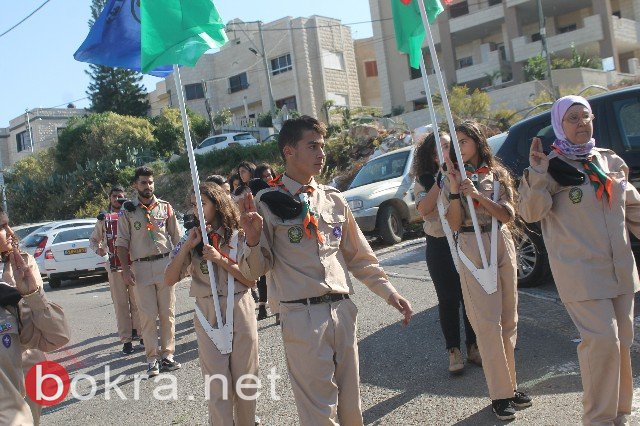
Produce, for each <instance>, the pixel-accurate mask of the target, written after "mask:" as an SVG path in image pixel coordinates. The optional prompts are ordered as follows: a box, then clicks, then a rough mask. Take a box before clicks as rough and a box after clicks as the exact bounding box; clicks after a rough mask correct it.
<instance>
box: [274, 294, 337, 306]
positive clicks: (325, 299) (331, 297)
mask: <svg viewBox="0 0 640 426" xmlns="http://www.w3.org/2000/svg"><path fill="white" fill-rule="evenodd" d="M348 298H349V295H348V294H337V293H327V294H325V295H323V296H318V297H309V298H308V299H298V300H287V301H286V302H280V303H302V304H303V305H307V304H309V305H317V304H319V303H331V302H337V301H338V300H343V299H348Z"/></svg>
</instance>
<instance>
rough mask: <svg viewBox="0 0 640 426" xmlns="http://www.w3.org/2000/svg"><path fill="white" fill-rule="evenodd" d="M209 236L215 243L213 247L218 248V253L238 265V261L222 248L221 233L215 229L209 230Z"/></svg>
mask: <svg viewBox="0 0 640 426" xmlns="http://www.w3.org/2000/svg"><path fill="white" fill-rule="evenodd" d="M208 236H209V240H210V241H211V242H212V243H213V248H215V249H216V250H218V253H220V256H222V257H224V258H225V259H227V260H228V261H229V262H231V263H232V264H234V265H236V264H237V263H238V262H236V261H235V260H233V259H232V258H230V257H229V255H228V254H226V253H223V252H222V250H220V238H222V236H221V235H220V234H218V233H217V232H215V231H213V232H209V234H208Z"/></svg>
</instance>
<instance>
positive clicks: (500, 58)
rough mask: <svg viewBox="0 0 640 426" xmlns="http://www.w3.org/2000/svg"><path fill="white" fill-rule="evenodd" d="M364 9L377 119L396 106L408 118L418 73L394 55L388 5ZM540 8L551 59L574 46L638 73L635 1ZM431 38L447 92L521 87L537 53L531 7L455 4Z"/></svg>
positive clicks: (639, 0)
mask: <svg viewBox="0 0 640 426" xmlns="http://www.w3.org/2000/svg"><path fill="white" fill-rule="evenodd" d="M369 4H370V7H371V18H372V20H373V21H374V22H373V33H374V39H375V40H376V43H375V52H376V58H377V61H378V72H379V79H380V87H381V98H382V106H383V113H385V114H387V113H390V112H391V111H392V109H393V108H394V107H398V106H399V107H403V108H404V109H405V110H406V111H414V110H417V109H420V108H423V107H424V105H425V101H426V99H425V95H424V89H423V87H422V82H421V80H420V78H419V77H420V76H421V74H420V71H419V70H413V69H411V68H410V67H409V65H408V59H407V56H406V55H404V54H401V53H398V51H397V48H396V44H395V37H394V29H393V21H392V20H391V19H388V18H391V16H392V15H391V6H390V2H389V1H386V0H369ZM542 8H543V14H544V16H545V18H546V27H545V31H546V36H547V44H548V49H549V51H550V52H551V53H552V54H554V55H558V56H564V57H569V56H570V54H571V48H572V46H575V47H576V48H577V49H578V51H580V52H584V53H587V54H589V55H595V56H599V57H601V58H611V61H612V62H613V64H614V66H615V70H616V72H618V73H622V74H625V73H630V74H636V73H638V72H640V70H638V69H637V68H636V65H637V60H636V59H635V58H638V57H640V0H542ZM432 32H433V36H434V41H435V43H436V49H437V51H438V59H439V61H440V65H441V68H442V70H443V71H444V73H445V76H446V78H447V84H449V85H450V84H454V83H456V84H465V85H467V86H469V87H470V88H478V87H488V86H493V87H502V86H509V85H517V84H520V83H523V82H524V81H525V75H524V65H525V64H526V62H527V60H528V59H529V58H532V57H534V56H536V55H538V54H540V53H541V51H542V44H541V41H540V32H541V31H540V24H539V19H538V1H537V0H455V1H454V2H453V3H452V4H451V5H449V6H446V7H445V11H444V12H443V13H442V14H441V15H440V16H439V17H438V20H437V22H436V24H435V25H433V26H432ZM425 47H426V41H425ZM425 61H426V66H427V72H428V73H429V72H433V70H432V65H431V60H430V58H429V57H428V55H426V56H425ZM429 78H430V79H433V78H434V76H433V75H430V76H429ZM529 86H530V85H529ZM511 93H517V92H513V91H512V92H511ZM527 95H528V91H527Z"/></svg>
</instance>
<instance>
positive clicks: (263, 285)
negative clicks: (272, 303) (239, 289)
mask: <svg viewBox="0 0 640 426" xmlns="http://www.w3.org/2000/svg"><path fill="white" fill-rule="evenodd" d="M258 303H261V304H265V303H267V277H266V276H265V275H263V276H261V277H260V278H259V279H258Z"/></svg>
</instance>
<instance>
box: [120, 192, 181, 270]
mask: <svg viewBox="0 0 640 426" xmlns="http://www.w3.org/2000/svg"><path fill="white" fill-rule="evenodd" d="M155 202H158V205H157V206H156V207H155V208H154V209H153V211H152V212H151V215H150V219H151V223H152V225H153V230H152V231H151V232H152V233H153V236H154V237H153V238H152V237H151V235H150V232H149V230H148V229H147V218H146V216H145V210H144V209H143V208H142V207H141V205H142V202H140V200H138V205H136V209H135V211H133V212H130V211H128V210H127V209H125V208H123V209H121V210H120V219H119V220H118V236H117V238H116V247H126V248H128V249H129V256H130V257H131V260H132V261H134V262H135V261H136V260H138V259H142V258H145V257H149V256H155V255H158V254H166V253H169V252H170V251H171V249H172V247H174V246H175V245H176V244H178V241H180V227H179V225H178V220H177V219H176V214H175V212H174V211H173V208H172V207H171V204H169V203H168V202H167V201H163V200H161V199H159V198H156V197H155V196H154V197H153V199H152V200H151V204H150V205H153V204H154V203H155Z"/></svg>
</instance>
